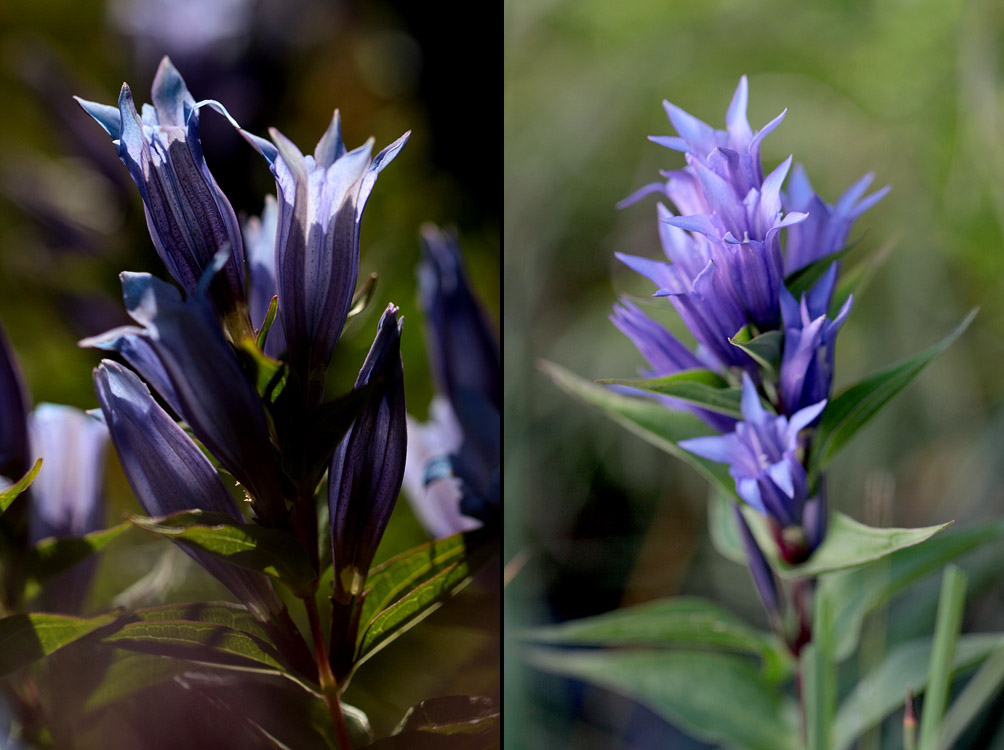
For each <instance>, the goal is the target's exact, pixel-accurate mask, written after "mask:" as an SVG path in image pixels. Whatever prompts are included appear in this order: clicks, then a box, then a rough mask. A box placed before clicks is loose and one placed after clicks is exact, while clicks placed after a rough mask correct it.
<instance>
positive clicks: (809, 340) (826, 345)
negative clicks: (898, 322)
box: [780, 263, 853, 414]
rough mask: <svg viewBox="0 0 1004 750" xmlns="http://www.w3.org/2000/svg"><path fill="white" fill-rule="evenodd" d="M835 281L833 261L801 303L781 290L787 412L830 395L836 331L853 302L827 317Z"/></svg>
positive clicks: (849, 300) (850, 299) (783, 392)
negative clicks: (831, 318)
mask: <svg viewBox="0 0 1004 750" xmlns="http://www.w3.org/2000/svg"><path fill="white" fill-rule="evenodd" d="M836 283H837V264H836V263H834V264H833V265H831V266H830V268H829V270H828V271H827V272H826V273H825V274H824V275H823V277H822V278H821V279H820V280H819V281H818V282H816V285H815V286H814V287H813V288H812V289H811V290H810V291H809V292H808V293H807V294H803V295H802V301H801V303H799V302H796V301H795V298H794V297H793V296H792V295H791V294H790V293H789V292H788V290H787V289H782V290H781V315H782V318H783V320H784V353H783V356H782V359H781V377H780V381H781V403H782V405H783V408H784V411H785V412H787V413H788V414H792V413H794V412H796V411H798V410H799V409H804V408H806V407H808V406H809V405H811V404H815V403H818V402H820V401H823V400H825V399H827V398H829V396H830V389H831V387H832V385H833V355H834V348H835V345H836V339H837V333H839V331H840V327H841V326H842V325H843V324H844V321H845V320H846V319H847V315H848V314H849V313H850V310H851V304H852V303H853V297H848V298H847V301H846V302H844V304H843V306H842V307H841V308H840V311H839V312H838V313H837V316H836V317H835V318H834V319H833V320H830V319H829V318H828V317H827V316H826V313H827V310H828V309H829V306H830V299H831V297H832V296H833V289H834V286H835V285H836Z"/></svg>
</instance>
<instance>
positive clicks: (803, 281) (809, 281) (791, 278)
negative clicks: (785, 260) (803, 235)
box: [784, 243, 857, 300]
mask: <svg viewBox="0 0 1004 750" xmlns="http://www.w3.org/2000/svg"><path fill="white" fill-rule="evenodd" d="M854 244H857V243H854ZM853 247H854V245H848V246H847V247H845V248H843V249H841V250H837V251H836V252H833V253H830V254H829V255H824V256H823V257H822V258H820V259H819V260H816V261H813V262H812V263H810V264H809V265H807V266H805V268H800V269H799V270H797V271H795V272H794V273H790V274H788V275H787V276H786V277H785V279H784V285H785V287H786V288H787V289H788V291H789V292H791V296H792V297H794V298H795V299H796V300H801V299H802V295H803V294H804V293H806V292H808V291H809V290H810V289H811V288H812V287H813V286H814V285H815V283H816V282H817V281H819V280H820V279H821V278H823V274H825V273H826V272H827V271H829V270H830V266H832V265H833V264H834V263H835V262H836V261H838V260H842V259H843V258H844V256H846V255H847V253H849V252H850V251H851V250H852V249H853Z"/></svg>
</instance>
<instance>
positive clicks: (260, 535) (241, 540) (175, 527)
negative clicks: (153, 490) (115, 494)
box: [131, 510, 317, 594]
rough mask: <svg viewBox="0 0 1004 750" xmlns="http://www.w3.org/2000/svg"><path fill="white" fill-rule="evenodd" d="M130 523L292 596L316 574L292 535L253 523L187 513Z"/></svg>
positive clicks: (304, 588) (307, 587)
mask: <svg viewBox="0 0 1004 750" xmlns="http://www.w3.org/2000/svg"><path fill="white" fill-rule="evenodd" d="M131 521H132V523H134V524H136V525H137V526H139V527H140V528H141V529H143V530H145V531H150V532H152V533H154V534H160V535H161V536H165V537H167V538H169V539H171V540H172V541H176V542H179V543H181V544H184V545H186V546H189V547H191V548H193V549H198V550H202V551H204V552H208V553H209V554H211V555H213V556H214V557H218V558H220V559H221V560H225V561H226V562H228V563H230V564H231V565H236V566H237V567H240V568H246V569H247V570H253V571H257V572H259V573H264V574H265V575H268V576H271V577H273V578H277V579H278V580H280V581H282V582H283V583H285V584H286V585H287V586H289V587H290V589H292V590H293V592H294V593H297V594H299V593H306V592H309V590H310V584H311V583H312V582H313V581H314V580H315V579H316V577H317V574H316V572H315V571H314V569H313V568H312V567H311V565H310V560H309V559H308V558H307V551H306V550H305V549H304V548H303V545H302V544H300V542H299V540H298V539H297V538H296V537H294V536H293V535H292V534H289V533H287V532H285V531H281V530H279V529H269V528H266V527H264V526H258V525H257V524H253V523H248V524H244V523H237V522H236V521H234V520H233V519H232V518H230V517H229V516H227V515H224V514H222V513H211V512H209V511H202V510H189V511H183V512H181V513H173V514H171V515H169V516H161V517H158V518H146V517H143V516H135V517H133V518H132V519H131Z"/></svg>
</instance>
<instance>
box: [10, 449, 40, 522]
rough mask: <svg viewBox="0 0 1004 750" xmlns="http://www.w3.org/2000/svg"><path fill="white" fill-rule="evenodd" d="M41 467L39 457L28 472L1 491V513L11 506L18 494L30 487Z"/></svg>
mask: <svg viewBox="0 0 1004 750" xmlns="http://www.w3.org/2000/svg"><path fill="white" fill-rule="evenodd" d="M41 468H42V459H38V460H37V461H36V462H35V465H34V466H32V467H31V468H30V469H29V470H28V473H27V474H25V475H24V476H23V477H21V478H20V479H19V480H17V481H16V482H15V483H14V484H12V485H11V486H10V487H8V488H7V489H5V490H3V491H2V492H0V514H2V513H3V512H4V511H5V510H7V508H9V507H10V504H11V503H13V502H14V500H15V499H16V498H17V497H18V495H20V494H21V493H22V492H24V491H25V490H26V489H28V487H29V486H30V485H31V483H32V482H34V481H35V477H37V476H38V472H39V470H40V469H41Z"/></svg>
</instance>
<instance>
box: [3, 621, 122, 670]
mask: <svg viewBox="0 0 1004 750" xmlns="http://www.w3.org/2000/svg"><path fill="white" fill-rule="evenodd" d="M118 617H119V614H118V613H117V612H109V613H106V614H103V615H98V616H97V617H89V618H86V617H70V616H69V615H54V614H45V613H41V612H33V613H31V614H22V615H10V616H9V617H5V618H3V619H2V620H0V676H4V675H7V674H10V673H11V672H14V671H16V670H18V669H21V668H22V667H26V666H28V665H29V664H32V663H34V662H36V661H38V660H39V659H41V658H43V657H45V656H48V655H49V654H51V653H53V652H55V651H58V650H59V649H61V648H63V646H66V645H67V644H70V643H73V642H74V641H76V640H79V639H80V638H83V637H84V636H87V635H90V634H91V633H93V632H94V631H95V630H98V629H99V628H102V627H104V626H105V625H109V624H111V623H112V622H114V621H115V620H116V619H117V618H118Z"/></svg>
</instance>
